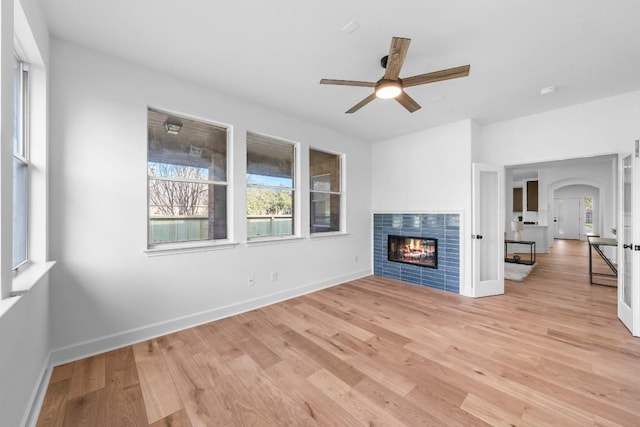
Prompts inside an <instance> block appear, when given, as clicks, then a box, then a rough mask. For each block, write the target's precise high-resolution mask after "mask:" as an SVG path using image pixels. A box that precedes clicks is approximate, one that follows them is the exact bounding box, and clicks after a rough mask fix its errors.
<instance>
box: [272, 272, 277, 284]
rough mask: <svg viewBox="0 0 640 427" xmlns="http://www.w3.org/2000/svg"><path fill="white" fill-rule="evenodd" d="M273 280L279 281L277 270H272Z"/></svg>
mask: <svg viewBox="0 0 640 427" xmlns="http://www.w3.org/2000/svg"><path fill="white" fill-rule="evenodd" d="M271 281H272V282H277V281H278V272H277V271H272V272H271Z"/></svg>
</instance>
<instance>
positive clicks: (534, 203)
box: [527, 181, 538, 211]
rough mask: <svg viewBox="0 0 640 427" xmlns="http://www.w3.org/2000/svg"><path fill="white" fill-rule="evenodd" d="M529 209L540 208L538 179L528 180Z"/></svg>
mask: <svg viewBox="0 0 640 427" xmlns="http://www.w3.org/2000/svg"><path fill="white" fill-rule="evenodd" d="M527 210H528V211H537V210H538V181H527Z"/></svg>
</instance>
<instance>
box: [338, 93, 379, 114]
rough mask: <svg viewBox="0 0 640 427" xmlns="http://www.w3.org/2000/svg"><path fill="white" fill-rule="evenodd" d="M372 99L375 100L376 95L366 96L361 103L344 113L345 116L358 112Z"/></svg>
mask: <svg viewBox="0 0 640 427" xmlns="http://www.w3.org/2000/svg"><path fill="white" fill-rule="evenodd" d="M374 99H376V94H375V93H372V94H371V95H369V96H367V97H366V98H365V99H363V100H362V101H360V102H358V103H357V104H356V105H354V106H353V107H351V108H350V109H348V110H347V111H345V113H346V114H351V113H355V112H356V111H358V110H359V109H361V108H362V107H364V106H365V105H367V104H368V103H370V102H371V101H373V100H374Z"/></svg>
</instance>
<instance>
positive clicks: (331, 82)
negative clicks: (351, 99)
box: [320, 79, 376, 87]
mask: <svg viewBox="0 0 640 427" xmlns="http://www.w3.org/2000/svg"><path fill="white" fill-rule="evenodd" d="M320 84H321V85H340V86H362V87H375V86H376V84H375V83H373V82H359V81H356V80H334V79H322V80H320Z"/></svg>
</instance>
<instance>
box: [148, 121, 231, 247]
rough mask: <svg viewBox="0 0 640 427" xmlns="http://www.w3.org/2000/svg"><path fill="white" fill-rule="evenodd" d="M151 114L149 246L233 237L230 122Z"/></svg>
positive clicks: (149, 128) (149, 127)
mask: <svg viewBox="0 0 640 427" xmlns="http://www.w3.org/2000/svg"><path fill="white" fill-rule="evenodd" d="M147 117H148V118H147V129H148V138H149V139H148V162H147V174H148V217H149V221H148V246H149V247H153V246H155V245H162V244H167V243H178V242H201V241H214V240H221V239H227V235H228V227H227V184H228V183H227V138H228V130H227V128H225V127H221V126H215V125H212V124H209V123H203V122H199V121H195V120H190V119H187V118H184V117H178V116H175V115H171V114H168V113H164V112H161V111H157V110H154V109H151V108H150V109H149V110H148V116H147Z"/></svg>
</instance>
